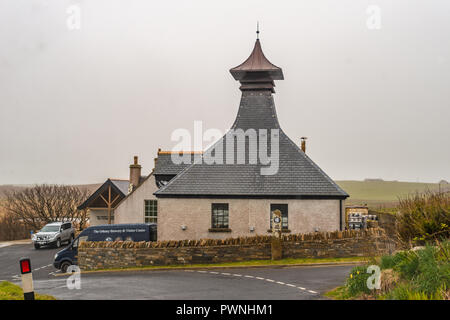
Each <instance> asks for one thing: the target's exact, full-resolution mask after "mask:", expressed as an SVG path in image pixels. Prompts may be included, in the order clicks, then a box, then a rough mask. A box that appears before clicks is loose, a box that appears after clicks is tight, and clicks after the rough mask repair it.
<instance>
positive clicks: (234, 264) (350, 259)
mask: <svg viewBox="0 0 450 320" xmlns="http://www.w3.org/2000/svg"><path fill="white" fill-rule="evenodd" d="M367 260H368V259H367V258H366V257H346V258H316V259H281V260H249V261H239V262H227V263H210V264H185V265H169V266H142V267H129V268H126V267H125V268H107V269H98V270H92V271H85V272H103V271H131V270H157V269H183V268H228V267H258V266H261V267H262V266H276V265H300V264H314V263H339V262H342V263H345V262H366V261H367Z"/></svg>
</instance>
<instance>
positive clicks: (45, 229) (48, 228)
mask: <svg viewBox="0 0 450 320" xmlns="http://www.w3.org/2000/svg"><path fill="white" fill-rule="evenodd" d="M58 231H59V226H45V227H43V228H42V229H41V231H40V232H58Z"/></svg>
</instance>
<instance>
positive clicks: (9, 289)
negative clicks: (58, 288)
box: [0, 281, 56, 300]
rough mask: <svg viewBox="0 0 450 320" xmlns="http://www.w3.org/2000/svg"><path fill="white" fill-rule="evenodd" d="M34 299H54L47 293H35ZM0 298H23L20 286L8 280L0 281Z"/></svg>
mask: <svg viewBox="0 0 450 320" xmlns="http://www.w3.org/2000/svg"><path fill="white" fill-rule="evenodd" d="M35 299H36V300H56V299H55V297H52V296H50V295H47V294H36V293H35ZM0 300H23V291H22V288H21V287H20V286H18V285H15V284H14V283H11V282H8V281H2V282H0Z"/></svg>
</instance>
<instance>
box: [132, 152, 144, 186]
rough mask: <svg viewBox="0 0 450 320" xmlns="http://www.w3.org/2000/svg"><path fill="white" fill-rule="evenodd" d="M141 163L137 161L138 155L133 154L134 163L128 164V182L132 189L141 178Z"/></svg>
mask: <svg viewBox="0 0 450 320" xmlns="http://www.w3.org/2000/svg"><path fill="white" fill-rule="evenodd" d="M141 169H142V167H141V165H140V164H139V163H138V156H134V163H133V164H131V165H130V184H131V185H132V186H133V189H134V188H135V187H136V186H137V185H139V181H140V179H141Z"/></svg>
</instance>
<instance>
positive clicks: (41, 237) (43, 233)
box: [31, 222, 75, 249]
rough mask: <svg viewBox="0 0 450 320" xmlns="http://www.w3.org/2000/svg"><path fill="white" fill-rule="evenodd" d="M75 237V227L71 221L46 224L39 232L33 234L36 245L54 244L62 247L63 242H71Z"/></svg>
mask: <svg viewBox="0 0 450 320" xmlns="http://www.w3.org/2000/svg"><path fill="white" fill-rule="evenodd" d="M74 238H75V229H74V228H73V227H72V223H70V222H52V223H49V224H46V225H45V226H44V227H43V228H42V229H41V230H40V231H39V232H37V233H35V234H33V235H32V237H31V240H32V241H33V244H34V247H35V248H36V249H39V248H40V247H41V246H47V245H54V246H56V247H57V248H59V247H61V243H62V242H67V243H70V242H72V240H73V239H74Z"/></svg>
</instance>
